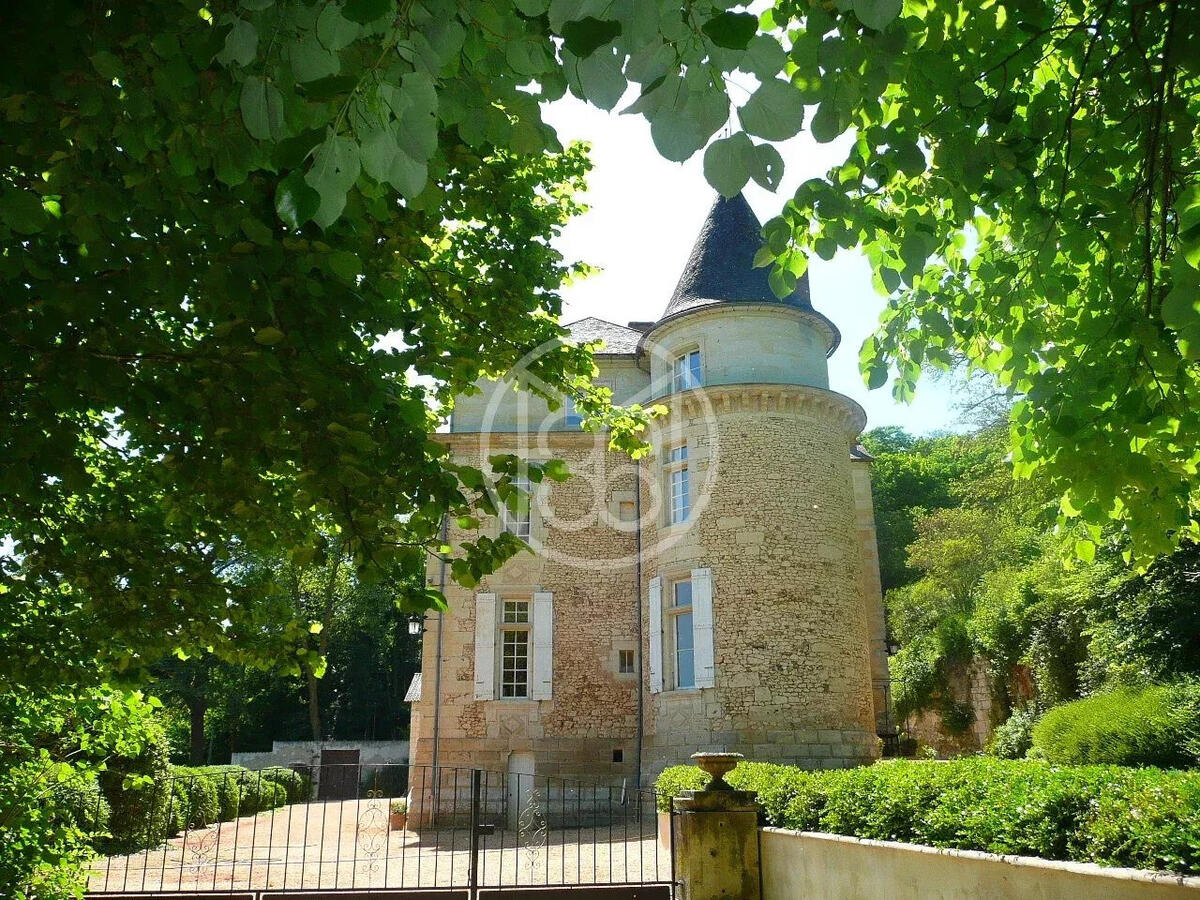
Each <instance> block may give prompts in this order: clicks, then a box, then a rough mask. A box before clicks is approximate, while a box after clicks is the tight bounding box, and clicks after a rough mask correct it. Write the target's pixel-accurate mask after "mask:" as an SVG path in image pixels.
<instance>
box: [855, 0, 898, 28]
mask: <svg viewBox="0 0 1200 900" xmlns="http://www.w3.org/2000/svg"><path fill="white" fill-rule="evenodd" d="M903 8H904V2H903V0H854V14H855V15H856V16H858V19H859V21H860V22H862V23H863V24H864V25H866V26H867V27H868V28H874V29H875V30H876V31H883V30H884V29H885V28H887V27H888V26H889V25H891V24H892V22H894V21H895V20H896V18H897V17H898V16H899V15H900V12H901V10H902V9H903Z"/></svg>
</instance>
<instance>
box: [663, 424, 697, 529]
mask: <svg viewBox="0 0 1200 900" xmlns="http://www.w3.org/2000/svg"><path fill="white" fill-rule="evenodd" d="M687 459H688V450H687V444H679V445H678V446H676V447H671V448H669V449H668V450H667V453H666V459H665V461H664V462H663V468H664V469H665V472H666V476H667V524H669V525H677V524H679V523H680V522H686V521H687V518H688V513H689V512H691V503H690V501H689V497H688V462H687Z"/></svg>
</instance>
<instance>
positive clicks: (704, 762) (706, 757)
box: [692, 753, 745, 791]
mask: <svg viewBox="0 0 1200 900" xmlns="http://www.w3.org/2000/svg"><path fill="white" fill-rule="evenodd" d="M743 759H745V757H744V756H742V754H740V753H693V754H692V761H693V762H694V763H695V764H696V765H697V766H698V767H699V768H700V769H701V770H702V771H704V772H707V773H708V774H709V775H710V776H711V777H712V781H710V782H709V783H708V787H706V788H705V790H706V791H732V790H733V788H731V787H730V786H729V785H728V784H727V783H726V782H725V776H726V775H728V774H729V773H730V772H732V771H733V770H734V768H736V766H737V764H738V763H739V762H741V761H742V760H743Z"/></svg>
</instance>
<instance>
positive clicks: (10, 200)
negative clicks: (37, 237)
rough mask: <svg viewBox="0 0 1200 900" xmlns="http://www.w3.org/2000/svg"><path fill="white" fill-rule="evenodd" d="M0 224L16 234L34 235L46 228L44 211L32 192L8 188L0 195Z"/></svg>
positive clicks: (36, 196) (40, 202)
mask: <svg viewBox="0 0 1200 900" xmlns="http://www.w3.org/2000/svg"><path fill="white" fill-rule="evenodd" d="M0 222H3V223H4V224H5V225H7V226H8V227H9V228H11V229H12V230H13V231H15V232H17V234H36V233H37V232H39V231H41V230H42V229H43V228H44V227H45V226H46V210H45V209H44V208H43V207H42V200H41V198H40V197H39V196H38V195H37V194H35V193H33V192H32V191H22V190H19V189H14V188H9V189H7V190H5V191H4V192H3V193H2V194H0Z"/></svg>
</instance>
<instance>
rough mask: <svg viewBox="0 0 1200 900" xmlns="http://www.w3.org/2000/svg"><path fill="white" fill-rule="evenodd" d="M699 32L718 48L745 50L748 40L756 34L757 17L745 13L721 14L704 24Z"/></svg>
mask: <svg viewBox="0 0 1200 900" xmlns="http://www.w3.org/2000/svg"><path fill="white" fill-rule="evenodd" d="M700 30H701V31H703V32H704V33H705V34H706V35H708V37H709V39H710V40H711V41H712V42H713V43H714V44H716V45H717V46H718V47H725V48H726V49H729V50H745V49H746V46H747V45H748V44H749V43H750V39H751V38H752V37H754V35H755V34H757V33H758V16H755V15H753V14H752V13H745V12H739V13H734V12H723V13H721V14H720V15H716V16H713V17H712V18H711V19H709V20H708V21H707V22H705V23H704V25H702V26H701V28H700Z"/></svg>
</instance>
